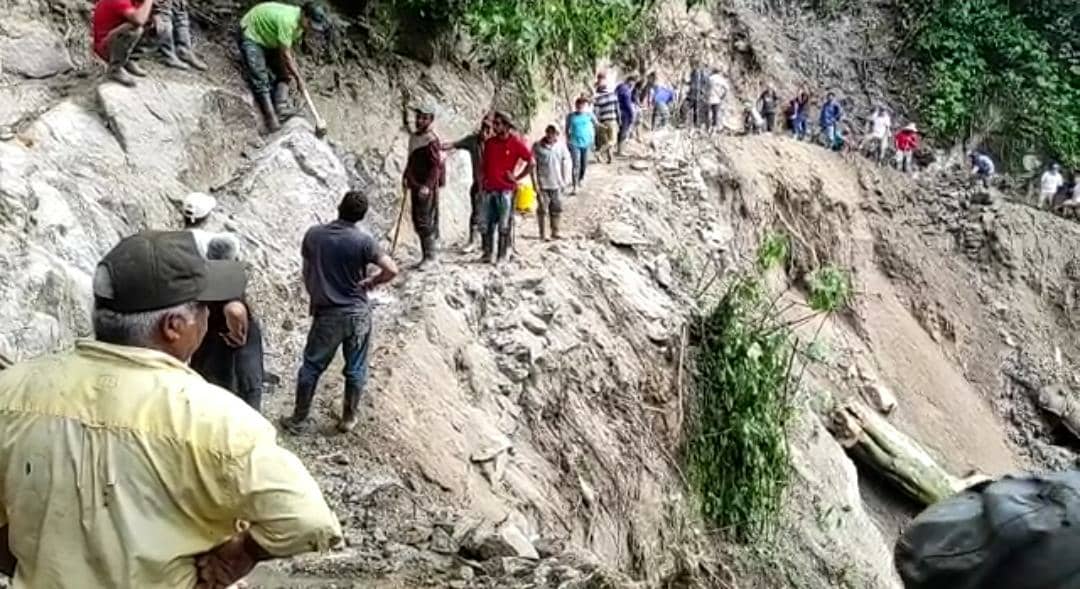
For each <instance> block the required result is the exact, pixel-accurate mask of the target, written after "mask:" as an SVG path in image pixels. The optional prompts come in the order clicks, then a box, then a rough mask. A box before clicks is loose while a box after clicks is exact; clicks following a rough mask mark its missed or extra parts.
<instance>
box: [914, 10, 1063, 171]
mask: <svg viewBox="0 0 1080 589" xmlns="http://www.w3.org/2000/svg"><path fill="white" fill-rule="evenodd" d="M908 5H909V6H908V9H907V12H909V13H911V14H915V15H918V16H917V17H916V20H914V21H913V22H912V23H911V30H912V32H913V34H914V39H915V53H916V56H917V57H918V58H919V59H920V60H921V61H922V62H923V63H924V64H925V65H926V67H927V72H928V74H929V77H928V80H927V82H926V85H925V88H924V96H923V104H921V105H920V112H921V114H922V116H923V117H924V119H925V120H926V122H927V123H928V127H929V130H930V131H931V132H932V133H934V134H935V135H938V136H940V137H943V138H948V139H956V138H963V137H966V136H967V135H969V134H970V133H972V132H978V131H985V132H989V133H990V135H991V143H992V144H993V145H994V146H995V147H996V148H998V151H999V152H1000V155H1001V156H1002V157H1003V158H1004V159H1005V160H1006V161H1016V160H1018V159H1019V157H1020V156H1022V155H1024V153H1026V152H1028V151H1030V150H1039V151H1046V152H1049V153H1050V155H1053V156H1056V157H1058V158H1059V159H1060V160H1061V161H1063V162H1065V163H1067V164H1070V165H1078V166H1080V45H1078V41H1077V39H1078V37H1077V31H1078V30H1080V28H1077V27H1078V26H1080V3H1076V2H1058V1H1051V0H1027V1H1023V0H1017V1H1008V0H908Z"/></svg>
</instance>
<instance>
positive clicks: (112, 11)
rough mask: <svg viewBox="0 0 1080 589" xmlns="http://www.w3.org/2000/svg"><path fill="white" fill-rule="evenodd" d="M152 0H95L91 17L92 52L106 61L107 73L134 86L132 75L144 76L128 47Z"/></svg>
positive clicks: (140, 29) (147, 15)
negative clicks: (132, 58)
mask: <svg viewBox="0 0 1080 589" xmlns="http://www.w3.org/2000/svg"><path fill="white" fill-rule="evenodd" d="M152 6H153V0H98V2H97V4H96V5H94V17H93V21H92V27H93V40H94V53H96V54H97V56H98V57H100V58H101V59H104V60H105V61H106V62H108V64H109V71H108V77H109V79H110V80H112V81H114V82H118V83H120V84H123V85H125V86H134V85H135V79H134V78H132V77H131V76H132V75H135V76H139V77H142V76H145V75H146V72H145V71H143V70H142V68H140V67H139V66H138V65H137V64H136V63H135V62H133V61H131V51H132V50H133V49H134V48H135V45H136V44H137V43H138V42H139V39H141V38H142V35H143V28H144V27H145V26H146V21H147V20H149V18H150V9H151V7H152Z"/></svg>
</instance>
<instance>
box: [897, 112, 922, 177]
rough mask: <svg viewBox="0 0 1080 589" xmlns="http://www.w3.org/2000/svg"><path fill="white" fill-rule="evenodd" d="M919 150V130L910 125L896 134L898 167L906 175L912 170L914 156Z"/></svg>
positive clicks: (913, 124)
mask: <svg viewBox="0 0 1080 589" xmlns="http://www.w3.org/2000/svg"><path fill="white" fill-rule="evenodd" d="M918 148H919V129H918V128H917V127H916V126H915V123H909V124H908V125H907V126H906V127H904V128H903V129H900V131H899V132H897V134H896V167H897V168H899V169H900V171H901V172H904V173H905V174H906V173H908V172H910V171H911V170H912V167H913V166H912V163H911V160H912V156H913V155H914V154H915V150H916V149H918Z"/></svg>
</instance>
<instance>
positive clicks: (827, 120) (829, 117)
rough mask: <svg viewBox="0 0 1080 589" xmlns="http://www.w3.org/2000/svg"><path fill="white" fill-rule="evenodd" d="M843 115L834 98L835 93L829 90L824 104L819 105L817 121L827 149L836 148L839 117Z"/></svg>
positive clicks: (838, 136)
mask: <svg viewBox="0 0 1080 589" xmlns="http://www.w3.org/2000/svg"><path fill="white" fill-rule="evenodd" d="M843 116H844V111H843V109H842V108H841V107H840V102H839V101H837V100H836V95H835V94H833V93H832V92H829V94H828V96H826V97H825V104H823V105H821V117H820V120H819V121H818V122H819V123H820V124H821V133H822V135H824V136H825V145H826V146H827V147H828V148H829V149H836V148H837V145H838V144H839V143H840V119H842V118H843Z"/></svg>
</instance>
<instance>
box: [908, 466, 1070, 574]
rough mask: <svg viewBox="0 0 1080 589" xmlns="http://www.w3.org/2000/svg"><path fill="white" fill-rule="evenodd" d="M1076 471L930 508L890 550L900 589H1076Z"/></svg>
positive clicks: (979, 489) (1022, 480)
mask: <svg viewBox="0 0 1080 589" xmlns="http://www.w3.org/2000/svg"><path fill="white" fill-rule="evenodd" d="M1078 554H1080V471H1076V470H1070V471H1065V472H1060V473H1053V474H1047V475H1041V476H1020V477H1012V476H1006V477H1004V478H1002V479H999V480H997V481H991V482H986V483H982V484H979V485H975V486H974V487H971V488H969V489H967V490H966V491H963V492H961V493H958V494H956V495H953V496H952V497H950V498H948V499H945V500H943V501H940V502H938V503H936V504H934V505H931V506H930V507H929V508H927V509H926V510H925V511H923V512H922V513H921V514H919V516H918V517H916V518H915V520H914V521H913V522H912V523H911V525H910V526H909V527H908V528H907V530H905V531H904V534H903V535H902V536H901V537H900V540H899V542H897V545H896V568H897V571H898V572H899V573H900V577H901V578H902V579H903V581H904V587H905V588H906V589H1080V559H1078V558H1077V555H1078Z"/></svg>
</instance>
